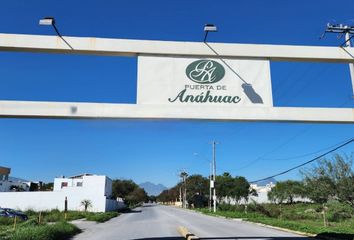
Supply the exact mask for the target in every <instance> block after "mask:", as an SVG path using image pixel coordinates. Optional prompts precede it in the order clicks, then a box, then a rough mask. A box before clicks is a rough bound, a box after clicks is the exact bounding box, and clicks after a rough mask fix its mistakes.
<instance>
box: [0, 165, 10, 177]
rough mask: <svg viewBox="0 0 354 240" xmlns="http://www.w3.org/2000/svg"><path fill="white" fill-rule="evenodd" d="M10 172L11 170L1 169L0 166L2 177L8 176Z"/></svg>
mask: <svg viewBox="0 0 354 240" xmlns="http://www.w3.org/2000/svg"><path fill="white" fill-rule="evenodd" d="M10 172H11V168H7V167H1V166H0V174H2V175H9V174H10Z"/></svg>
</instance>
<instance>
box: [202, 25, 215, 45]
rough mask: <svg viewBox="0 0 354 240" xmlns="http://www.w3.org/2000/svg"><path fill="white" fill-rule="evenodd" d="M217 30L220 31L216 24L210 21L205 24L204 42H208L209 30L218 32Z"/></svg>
mask: <svg viewBox="0 0 354 240" xmlns="http://www.w3.org/2000/svg"><path fill="white" fill-rule="evenodd" d="M217 31H218V29H217V27H216V26H215V25H214V24H210V23H207V24H205V25H204V32H205V35H204V42H206V39H207V37H208V33H209V32H217Z"/></svg>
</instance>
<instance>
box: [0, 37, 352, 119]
mask: <svg viewBox="0 0 354 240" xmlns="http://www.w3.org/2000/svg"><path fill="white" fill-rule="evenodd" d="M65 39H66V41H68V42H70V45H71V46H72V48H73V49H71V48H70V47H69V46H67V45H66V44H65V43H64V42H63V41H62V39H61V38H59V37H55V36H40V35H18V34H0V51H16V52H38V53H64V54H89V55H106V56H137V57H138V101H137V104H108V103H76V102H34V101H0V117H2V118H6V117H16V118H72V119H76V118H88V119H90V118H115V119H202V120H203V119H205V120H224V121H225V120H226V121H288V122H318V123H353V122H354V109H353V108H308V107H306V108H300V107H273V103H272V93H271V79H270V74H269V71H270V70H269V61H302V62H331V63H349V64H353V63H354V57H353V56H354V50H353V49H352V48H350V47H345V48H340V47H313V46H286V45H254V44H224V43H196V42H170V41H145V40H122V39H104V38H86V37H65ZM352 81H353V79H352Z"/></svg>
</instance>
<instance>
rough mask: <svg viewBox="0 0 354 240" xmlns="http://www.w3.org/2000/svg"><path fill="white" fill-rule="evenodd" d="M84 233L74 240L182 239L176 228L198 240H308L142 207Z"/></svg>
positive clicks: (88, 225) (177, 211)
mask: <svg viewBox="0 0 354 240" xmlns="http://www.w3.org/2000/svg"><path fill="white" fill-rule="evenodd" d="M77 225H78V226H79V227H80V228H83V229H84V232H83V233H81V234H79V235H77V236H76V237H75V238H74V240H138V239H139V240H182V239H183V238H181V237H180V235H179V234H178V232H177V227H178V226H185V227H187V228H188V229H189V230H190V231H191V232H192V233H194V234H195V235H197V236H199V237H200V238H201V239H208V240H214V239H215V240H216V239H222V240H224V239H252V240H256V239H269V240H280V239H285V240H306V239H308V238H305V237H302V236H299V235H295V234H291V233H286V232H282V231H278V230H274V229H269V228H266V227H261V226H257V225H254V224H250V223H245V222H242V221H235V220H230V219H222V218H216V217H211V216H205V215H202V214H199V213H196V212H193V211H189V210H184V209H178V208H174V207H167V206H160V205H145V206H143V207H140V208H137V209H135V210H134V211H133V212H131V213H125V214H122V215H121V216H119V217H117V218H114V219H111V220H110V221H108V222H106V223H101V224H96V223H92V222H86V221H83V222H79V223H77Z"/></svg>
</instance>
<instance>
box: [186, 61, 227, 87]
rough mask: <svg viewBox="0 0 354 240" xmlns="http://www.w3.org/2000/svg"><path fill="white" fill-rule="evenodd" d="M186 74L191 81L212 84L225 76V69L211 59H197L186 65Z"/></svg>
mask: <svg viewBox="0 0 354 240" xmlns="http://www.w3.org/2000/svg"><path fill="white" fill-rule="evenodd" d="M186 75H187V77H188V78H189V79H190V80H192V81H193V82H196V83H200V84H212V83H216V82H218V81H220V80H221V79H222V78H223V77H224V76H225V69H224V67H223V66H222V65H221V64H220V63H218V62H216V61H213V60H197V61H194V62H192V63H191V64H189V65H188V66H187V68H186Z"/></svg>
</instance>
